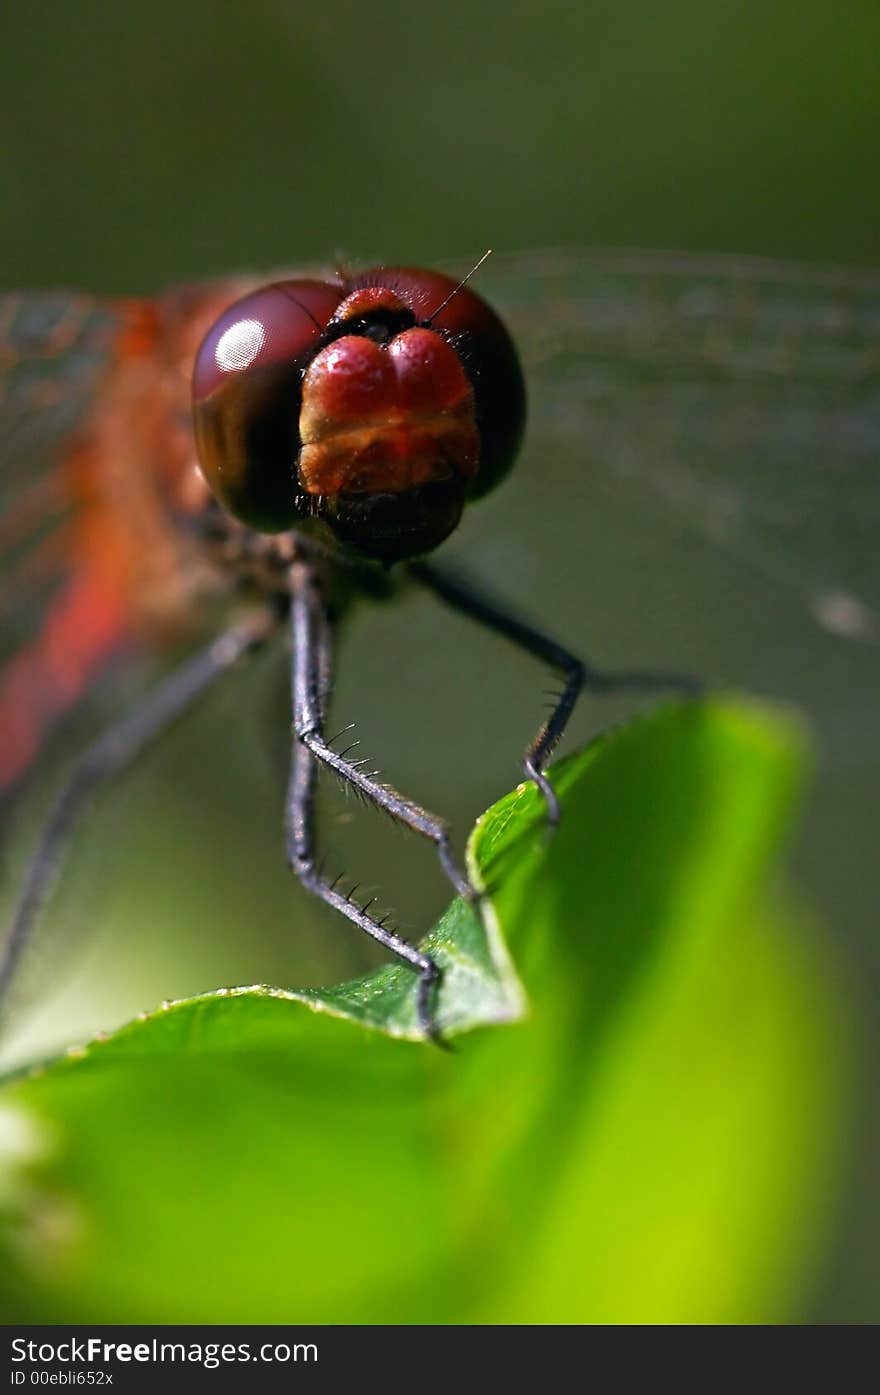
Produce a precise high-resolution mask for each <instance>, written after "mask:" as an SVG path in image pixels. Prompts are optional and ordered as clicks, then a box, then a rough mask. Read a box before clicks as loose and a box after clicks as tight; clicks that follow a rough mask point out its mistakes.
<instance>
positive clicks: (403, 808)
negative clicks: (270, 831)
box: [291, 562, 475, 900]
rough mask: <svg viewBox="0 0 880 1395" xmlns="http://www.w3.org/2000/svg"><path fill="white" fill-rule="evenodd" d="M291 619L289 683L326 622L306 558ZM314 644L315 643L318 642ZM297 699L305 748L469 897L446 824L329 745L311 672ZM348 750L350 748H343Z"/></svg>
mask: <svg viewBox="0 0 880 1395" xmlns="http://www.w3.org/2000/svg"><path fill="white" fill-rule="evenodd" d="M291 592H292V607H291V618H292V623H293V666H294V686H295V685H296V681H297V680H296V676H295V675H296V673H297V672H299V673H303V671H304V670H305V668H306V667H307V665H308V664H309V663H310V662H311V663H312V664H313V666H314V660H313V659H311V658H310V654H309V648H310V647H312V648H314V646H315V644H316V643H318V641H316V639H315V638H314V636H315V635H318V634H319V633H320V627H321V625H325V626H326V624H327V620H326V616H322V612H323V611H324V602H323V600H322V597H321V594H320V589H319V585H318V582H317V579H316V575H315V573H314V571H313V570H312V568H310V567H309V565H308V563H305V562H296V563H294V565H293V567H292V568H291ZM318 647H319V649H320V644H319V645H318ZM300 697H301V703H300V706H299V707H298V708H297V706H296V703H295V704H294V730H295V732H296V735H297V737H298V738H299V740H300V741H302V742H303V744H304V745H305V746H307V747H308V749H309V750H310V751H311V753H312V755H313V756H314V757H315V759H316V760H319V761H321V763H322V764H323V765H326V766H328V767H329V768H330V769H331V770H334V771H335V772H336V774H337V775H339V777H340V778H341V779H342V780H344V781H346V782H347V783H348V784H350V785H352V786H353V787H354V788H355V789H357V790H359V791H360V792H361V794H363V795H364V796H365V797H366V798H367V799H369V800H370V801H371V802H372V803H373V804H376V805H378V807H379V808H380V809H384V810H385V812H386V813H387V814H390V816H391V817H392V818H393V819H395V820H396V821H397V822H398V823H402V824H405V825H406V827H407V828H411V829H413V830H414V831H415V832H416V833H420V834H421V835H422V837H423V838H427V839H428V840H429V841H430V842H432V843H433V844H434V846H435V847H436V849H437V854H438V856H439V858H440V862H441V865H442V867H443V870H444V872H445V873H446V875H447V877H448V878H449V880H450V882H451V883H452V885H453V886H454V887H455V890H456V891H457V892H458V894H459V896H463V897H464V898H465V899H466V900H472V899H473V898H474V895H475V893H474V890H473V887H472V886H471V884H470V882H469V881H468V879H467V877H466V876H465V875H464V874H463V873H462V872H461V871H460V870H459V868H458V867H457V865H456V862H455V858H454V857H453V854H452V847H451V844H450V839H449V829H448V827H447V825H446V824H445V823H444V821H443V820H442V819H441V818H438V817H437V815H436V814H432V813H430V812H429V810H427V809H423V808H422V806H421V805H420V804H416V803H415V801H414V800H412V799H407V798H406V797H405V795H402V794H400V793H399V792H398V791H397V790H395V789H393V788H392V787H391V786H390V785H386V784H382V783H380V782H379V781H378V780H377V779H376V778H375V777H376V775H377V774H378V772H377V771H365V770H362V769H361V766H362V765H363V764H364V762H361V761H349V760H346V758H345V755H346V753H345V752H343V753H342V754H341V755H340V754H338V753H337V752H336V751H334V750H333V749H332V746H331V745H330V744H329V742H328V741H327V740H326V739H325V736H324V720H323V712H322V710H321V702H320V700H319V694H318V680H317V674H316V675H315V676H314V677H313V678H312V680H311V687H310V688H309V689H307V690H305V691H303V692H302V693H301V694H300ZM349 749H351V748H349Z"/></svg>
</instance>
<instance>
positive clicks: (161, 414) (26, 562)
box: [0, 253, 880, 897]
mask: <svg viewBox="0 0 880 1395" xmlns="http://www.w3.org/2000/svg"><path fill="white" fill-rule="evenodd" d="M325 284H326V282H325ZM480 284H481V289H483V290H484V292H485V294H486V297H487V299H488V300H490V301H491V302H492V303H493V304H494V305H496V306H497V307H498V309H499V310H500V311H501V313H502V315H503V317H504V321H505V323H506V324H507V325H508V326H509V328H510V329H511V331H512V336H513V339H514V340H515V341H516V343H517V344H518V346H519V347H520V350H521V352H522V356H523V359H524V362H525V365H526V371H527V376H528V379H529V382H530V397H531V402H532V425H531V439H530V444H529V448H528V451H527V453H526V455H525V457H524V461H523V466H522V468H521V469H520V470H519V471H518V472H517V474H516V476H515V480H513V481H511V483H510V485H509V486H508V487H507V488H506V489H505V490H502V491H499V493H498V495H497V496H493V502H492V505H491V507H490V508H487V509H486V510H485V511H484V510H480V511H479V513H477V514H475V518H474V522H473V523H471V522H470V521H469V520H470V513H469V512H468V513H467V514H466V515H465V525H464V528H463V530H462V532H461V534H458V533H456V534H455V536H454V537H453V539H452V540H451V541H450V544H449V546H450V547H452V548H453V549H456V548H458V549H460V550H461V552H462V555H464V553H465V550H469V551H470V553H471V555H472V556H477V557H479V559H480V565H481V567H482V568H485V570H486V571H487V572H488V573H489V574H490V575H493V576H495V577H500V576H502V575H503V578H504V581H505V584H506V585H507V586H508V587H510V589H511V590H512V591H513V593H514V595H515V597H516V600H517V603H518V605H519V606H520V607H521V608H523V609H528V610H529V611H530V612H531V613H533V614H535V615H537V616H540V615H541V614H542V613H544V614H550V613H552V614H553V616H554V627H555V628H556V629H557V630H558V631H559V632H560V633H561V634H564V635H566V636H568V637H570V638H571V639H572V640H573V641H574V642H577V641H583V642H585V647H588V648H589V649H590V651H591V657H596V658H597V659H600V658H606V657H607V659H608V661H609V662H617V663H623V662H628V661H629V660H630V659H633V658H635V659H644V660H646V661H649V662H654V663H657V664H661V663H665V662H667V661H668V662H669V663H671V664H672V665H675V666H678V665H681V666H684V667H688V668H693V669H694V670H696V671H698V672H700V673H701V674H702V675H703V676H705V677H707V678H708V679H710V680H713V679H721V680H724V681H728V682H737V683H740V684H744V685H747V686H750V687H757V688H758V689H759V690H761V691H765V692H770V693H778V694H781V695H783V696H785V697H789V698H791V699H793V700H794V701H796V702H798V703H799V705H801V706H803V707H805V708H806V709H807V711H808V712H809V713H810V715H811V716H812V718H813V719H814V721H815V722H816V723H817V725H818V727H819V732H820V739H821V744H822V748H823V751H824V752H825V756H826V767H825V769H826V774H825V776H824V777H823V778H824V779H825V781H826V787H827V789H828V790H829V791H830V795H829V799H828V800H827V801H826V803H825V806H824V807H825V808H826V809H830V805H831V804H832V803H833V804H835V806H836V808H837V809H838V810H839V809H840V808H842V807H843V805H844V803H846V807H847V809H848V811H849V815H850V817H849V819H848V820H844V821H843V822H841V821H840V820H839V819H838V820H837V821H836V822H835V816H834V815H833V813H831V814H829V817H828V818H827V819H825V821H824V822H823V821H822V816H821V809H822V807H823V806H822V804H821V800H820V805H819V808H820V819H819V823H818V825H817V831H816V833H815V835H814V847H816V846H819V845H821V847H822V849H823V851H824V852H825V854H826V855H825V856H823V857H822V858H821V859H819V858H816V859H814V860H813V861H814V864H815V866H816V867H820V866H821V867H824V868H825V872H824V873H823V874H822V875H823V876H824V878H825V886H824V887H822V888H820V889H823V890H825V891H826V895H827V894H828V888H829V887H830V888H831V894H832V895H835V896H838V897H841V896H842V897H845V895H846V887H844V886H842V882H843V881H844V880H846V879H845V878H843V877H842V876H838V875H837V874H836V872H835V867H834V862H835V857H834V855H833V854H831V861H830V862H829V857H828V855H827V850H828V849H829V848H830V847H832V846H834V847H837V848H838V849H843V848H851V847H853V846H855V845H856V844H857V843H858V840H859V838H861V839H862V840H863V841H864V838H865V836H866V835H865V831H864V830H865V829H866V828H867V827H870V825H871V819H872V813H871V811H872V810H873V812H874V815H875V814H876V803H872V799H873V798H874V794H873V792H874V791H875V790H876V788H877V785H876V781H875V780H873V779H872V777H871V774H870V771H871V761H872V759H874V760H876V738H875V737H873V736H872V733H873V731H874V718H873V715H872V713H873V703H871V702H870V701H869V699H868V696H867V695H868V693H869V692H870V691H871V690H872V688H871V685H872V682H873V683H874V686H875V687H876V681H875V680H876V675H877V669H876V644H877V637H878V628H877V614H878V604H880V596H878V591H880V585H878V569H877V566H876V536H877V533H876V529H877V524H878V521H880V520H878V491H877V488H876V464H877V457H878V453H880V395H878V389H877V382H878V377H877V374H878V360H877V344H878V342H880V340H878V328H880V283H878V279H877V278H876V277H872V276H871V275H870V274H865V275H859V274H856V273H847V272H836V271H833V270H829V271H826V270H821V269H819V270H813V271H810V270H808V269H799V268H787V267H778V266H772V265H768V264H762V263H749V262H739V261H724V260H721V261H711V260H702V261H701V260H700V259H679V258H671V257H651V256H647V255H636V254H633V255H626V254H621V255H619V256H614V255H608V256H598V257H587V256H583V255H580V254H559V253H553V254H546V255H544V254H533V255H531V256H527V257H523V258H517V259H511V260H510V261H508V262H507V263H504V262H503V261H501V260H499V262H498V263H496V265H495V266H492V265H491V264H490V265H489V266H488V267H487V268H486V270H485V271H484V272H482V273H481V283H480ZM256 289H257V287H256V284H255V282H254V281H253V280H252V279H246V278H242V279H239V280H237V281H233V282H229V283H226V284H224V285H221V286H214V287H196V288H190V289H187V290H182V291H176V292H171V293H168V294H167V295H166V296H164V297H160V298H159V299H158V300H156V301H150V302H143V301H140V302H127V303H124V304H119V303H112V304H104V303H101V302H99V301H95V300H90V299H85V298H77V297H67V298H57V297H55V298H49V299H45V298H44V299H42V300H41V298H40V297H38V296H37V297H30V296H13V297H8V298H7V299H6V300H5V301H4V303H3V307H2V314H3V341H4V343H5V344H6V346H7V347H6V353H5V358H4V360H3V375H4V386H3V412H4V424H5V428H6V430H5V440H4V444H3V451H4V456H5V460H6V464H5V466H4V480H3V486H2V487H3V494H4V499H3V506H4V514H5V518H6V523H5V529H6V531H5V535H4V542H3V554H2V555H3V564H4V576H5V586H4V605H5V607H6V609H5V616H6V618H7V620H8V623H7V624H5V625H4V630H5V634H6V636H7V639H6V646H7V652H6V658H5V667H4V669H3V676H2V679H0V716H2V717H3V724H2V726H0V732H2V736H0V768H2V769H4V770H5V771H6V778H7V779H8V780H14V779H17V778H19V777H20V776H21V774H22V772H23V771H24V770H25V769H26V768H27V767H28V766H29V765H30V764H31V763H32V762H33V760H34V758H35V756H36V755H37V754H38V752H39V750H40V748H41V745H42V744H43V742H44V740H45V737H46V734H47V732H48V731H49V730H50V729H51V727H52V726H53V724H54V723H56V722H57V721H58V720H59V719H60V718H61V717H62V716H63V715H64V714H65V712H66V711H68V710H69V709H70V707H71V705H72V704H73V703H74V702H75V701H76V700H77V699H78V698H79V697H80V696H82V694H83V693H84V692H85V691H86V690H87V689H89V688H90V687H94V685H95V684H97V683H98V682H99V681H100V679H101V675H102V673H103V672H104V671H105V669H106V667H107V665H108V663H109V662H110V661H111V660H114V659H115V661H116V662H118V661H119V658H120V656H121V655H125V654H128V653H131V652H133V651H134V650H135V649H137V648H142V647H143V646H150V647H153V648H158V647H162V646H172V647H178V648H179V647H180V646H181V645H182V644H184V643H186V644H189V645H191V644H192V642H193V640H194V638H198V637H202V636H206V635H207V634H209V633H210V630H209V624H210V621H211V617H213V616H214V615H215V614H216V604H215V602H216V598H217V597H218V596H219V597H220V598H221V600H222V599H223V598H224V597H227V596H228V597H230V598H231V597H232V595H233V594H234V593H235V587H234V586H233V585H231V584H230V582H229V576H228V569H227V568H225V567H224V565H223V564H222V559H221V558H220V556H219V552H214V551H210V550H208V551H207V552H206V550H205V549H204V548H203V547H200V546H199V545H198V539H197V538H195V537H194V535H193V529H192V527H191V521H192V518H193V517H194V516H196V515H197V514H198V512H199V510H200V509H202V508H203V507H204V486H203V483H202V480H201V476H200V475H199V474H198V472H197V466H196V456H195V449H194V445H193V438H192V430H191V425H190V416H189V374H190V370H191V365H192V362H193V358H194V356H195V353H196V350H197V347H198V344H199V342H200V341H201V339H202V338H203V336H204V335H205V334H206V333H207V332H208V331H209V329H210V326H211V325H212V323H214V322H215V320H216V319H217V317H218V315H221V314H222V313H223V312H224V311H225V310H226V308H227V307H228V306H229V305H230V304H231V303H232V302H234V301H236V300H238V299H239V298H240V297H241V296H243V295H248V294H250V293H252V292H254V291H255V290H256ZM392 289H393V288H392ZM333 294H334V295H335V294H337V292H336V291H335V290H334V292H333ZM462 294H464V293H462ZM454 305H455V301H453V302H452V303H451V305H450V307H449V309H450V311H451V310H452V309H453V307H454ZM337 308H338V303H337ZM387 309H388V307H387V306H386V307H385V308H384V312H387ZM313 313H316V312H315V311H313ZM322 313H323V311H322ZM334 313H335V308H334V307H333V306H332V305H331V306H330V307H329V319H332V316H333V314H334ZM427 313H430V307H429V309H428V311H427ZM421 317H422V318H427V314H426V313H425V312H424V311H422V312H421ZM245 318H248V317H247V316H246V317H245ZM249 318H257V317H256V316H250V317H249ZM316 318H317V319H318V321H319V323H320V322H321V315H319V314H316ZM329 319H328V320H327V321H326V323H325V324H324V329H326V325H327V324H329ZM316 337H319V336H316ZM340 337H342V336H340ZM324 347H327V346H324ZM212 390H213V389H212ZM319 395H320V388H319ZM298 411H299V414H300V415H301V412H302V404H301V402H300V404H299V409H298ZM292 415H293V416H294V417H295V418H296V419H297V420H298V419H299V418H298V416H297V412H296V411H294V412H293V414H292ZM320 417H321V414H320V413H315V417H314V419H315V420H318V421H320ZM320 432H321V426H320V425H319V426H318V428H317V435H318V436H320ZM331 434H332V433H331ZM311 443H312V442H310V444H311ZM324 464H326V461H325V462H324ZM499 473H500V472H499ZM319 476H320V470H319ZM315 497H323V496H322V495H316V496H315ZM123 501H128V503H127V506H126V507H125V508H123V507H122V504H123ZM132 501H133V504H132ZM337 517H338V515H337ZM469 544H470V546H469ZM206 607H207V608H206ZM872 674H873V678H872ZM342 717H343V714H340V721H341V720H342ZM498 721H499V723H500V724H502V725H503V722H504V714H503V713H502V714H499V718H498ZM510 739H512V740H514V741H515V740H516V737H515V734H514V735H513V736H512V737H511V735H510V733H508V732H506V730H505V731H502V732H499V745H502V744H503V742H504V741H505V740H510ZM844 790H846V791H848V794H847V795H846V796H842V795H841V791H844ZM847 801H848V802H847ZM841 855H842V856H843V854H841ZM838 863H839V866H841V867H842V866H843V865H844V863H843V862H839V860H838ZM811 870H812V868H810V869H808V871H811Z"/></svg>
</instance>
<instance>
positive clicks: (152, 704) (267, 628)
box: [0, 611, 278, 1004]
mask: <svg viewBox="0 0 880 1395" xmlns="http://www.w3.org/2000/svg"><path fill="white" fill-rule="evenodd" d="M277 625H278V618H277V616H276V615H275V613H274V612H273V611H261V612H259V613H257V614H255V615H254V616H252V617H250V618H249V619H248V620H247V621H245V622H243V623H242V624H240V625H237V626H235V627H234V628H232V629H230V630H228V631H226V633H225V634H222V635H219V636H218V637H217V638H216V639H214V640H213V641H212V642H211V643H210V644H209V645H207V646H206V647H205V648H204V649H201V650H199V652H198V653H196V654H194V655H192V656H191V657H190V658H189V659H187V660H186V661H185V662H184V663H183V664H181V666H180V668H178V669H177V670H176V671H175V672H174V673H172V674H171V676H170V677H169V678H166V679H165V681H164V682H163V683H161V684H160V685H159V686H158V687H157V688H156V689H155V690H154V691H153V692H152V693H150V694H149V695H148V697H147V698H146V699H145V700H144V701H143V702H142V703H141V705H140V706H139V707H138V708H136V710H135V711H133V712H131V713H130V714H129V716H128V717H126V718H124V719H123V720H122V721H121V722H118V723H116V724H115V725H114V726H112V727H109V728H108V729H107V730H106V731H104V732H102V733H101V735H100V736H99V737H98V738H97V740H95V741H94V742H93V743H92V745H91V746H89V747H88V748H87V750H86V751H85V752H84V753H83V755H81V756H80V758H79V759H78V760H77V762H76V764H75V765H74V766H73V769H72V770H71V772H70V774H69V775H68V777H67V779H66V781H65V783H64V784H63V785H62V787H61V790H60V792H59V793H58V795H57V796H56V799H55V803H54V804H53V806H52V809H51V811H50V813H49V816H48V818H47V820H46V823H45V825H44V827H43V832H42V835H41V837H40V841H39V843H38V844H37V847H36V850H35V852H34V854H33V856H32V858H31V861H30V865H29V867H28V870H27V874H26V876H25V880H24V885H23V887H22V891H21V895H20V896H19V899H18V902H17V904H16V907H15V911H14V912H13V916H12V922H11V925H10V928H9V931H8V934H7V936H6V941H5V943H4V945H3V948H2V951H0V1004H2V1003H3V1001H4V1000H5V998H6V995H7V994H8V991H9V989H10V987H11V984H12V981H13V978H14V975H15V971H16V968H17V967H18V964H19V961H20V959H21V955H22V952H23V950H24V948H25V946H26V944H27V940H28V938H29V935H30V932H31V930H32V929H33V927H34V924H35V922H36V919H37V917H38V915H39V913H40V910H41V908H42V906H43V904H44V902H45V900H46V898H47V897H48V895H49V892H50V890H51V887H52V883H53V881H54V880H55V875H56V873H57V871H58V868H59V865H60V862H61V859H62V857H63V855H64V852H65V849H66V847H67V845H68V843H69V841H70V839H71V837H72V835H73V833H74V831H75V829H76V827H77V825H78V823H79V821H80V819H81V817H82V815H83V814H84V812H85V811H86V808H87V805H88V802H89V799H90V797H91V795H92V794H93V793H94V791H95V789H96V787H97V786H99V785H100V784H102V783H103V781H105V780H107V779H109V778H110V777H111V776H113V775H115V774H117V773H118V772H119V771H121V770H123V769H124V768H125V767H126V766H128V765H131V764H132V762H133V761H134V760H135V759H136V758H137V757H138V756H139V755H140V754H141V752H142V751H143V750H145V748H146V747H147V746H149V745H150V744H151V743H152V742H153V741H155V740H157V739H158V738H159V737H160V736H161V735H162V734H163V733H164V732H165V731H167V730H168V728H169V727H170V726H171V725H172V724H173V723H174V722H175V721H176V720H177V719H178V717H180V716H182V714H183V713H184V712H185V711H186V710H187V709H188V708H189V707H190V706H192V704H193V703H194V702H195V701H196V700H197V699H198V698H199V697H200V696H201V695H202V693H204V692H205V691H206V689H208V688H210V687H211V685H212V684H213V683H214V682H215V681H216V680H217V679H218V678H220V677H221V676H222V675H223V674H224V673H226V672H227V671H228V670H229V669H230V668H231V667H232V666H233V664H235V663H236V662H237V661H238V660H239V659H240V658H241V657H242V656H243V655H244V654H246V653H248V652H250V651H252V650H255V649H258V648H259V647H260V646H261V645H262V644H264V643H265V642H266V640H267V639H268V638H269V636H270V635H271V634H272V633H273V631H274V630H275V629H276V628H277Z"/></svg>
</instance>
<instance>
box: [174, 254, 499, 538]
mask: <svg viewBox="0 0 880 1395" xmlns="http://www.w3.org/2000/svg"><path fill="white" fill-rule="evenodd" d="M193 405H194V418H195V434H196V441H197V444H198V448H199V454H200V457H201V461H202V466H203V469H204V472H205V476H206V478H207V480H208V482H209V483H210V485H211V487H212V489H213V490H214V492H215V494H216V495H217V496H218V498H219V499H220V500H221V501H222V502H223V504H224V505H225V506H226V507H227V508H228V509H229V510H230V512H231V513H232V514H234V515H235V516H236V517H237V518H238V519H240V520H241V521H242V522H243V523H245V524H247V525H248V526H250V527H252V528H255V529H257V530H259V531H263V532H281V531H285V530H288V529H290V528H293V527H296V526H302V525H303V524H306V525H308V524H310V523H312V522H318V523H320V524H323V525H324V526H325V530H326V531H328V532H329V533H330V534H331V535H332V536H333V537H334V538H336V539H337V540H338V541H340V542H341V543H343V544H344V545H347V546H349V547H350V548H352V549H353V550H355V551H356V552H358V553H360V554H361V555H363V556H366V557H371V558H375V559H376V560H378V561H381V562H384V563H391V562H396V561H399V560H400V559H401V558H403V557H411V556H417V555H420V554H423V553H425V552H428V551H431V550H432V549H433V548H434V547H436V546H437V545H438V544H439V543H441V542H442V541H443V540H444V538H446V537H447V536H448V535H449V533H451V532H452V530H453V529H454V528H455V527H456V525H457V523H458V521H459V518H460V516H461V511H462V508H463V506H464V504H465V501H466V500H467V499H470V498H477V497H480V496H481V495H484V494H486V493H487V492H488V491H489V490H490V489H492V488H493V487H494V486H495V484H497V483H498V481H499V480H500V479H501V478H502V477H503V476H504V475H505V474H506V473H507V471H508V470H509V469H510V467H511V465H512V464H513V459H514V456H515V454H516V451H517V448H518V446H519V443H520V440H521V437H522V429H523V421H524V416H525V391H524V385H523V378H522V372H521V370H520V366H519V361H518V359H517V355H516V350H515V349H514V347H513V343H512V341H511V339H510V336H509V335H508V333H507V331H506V330H505V328H504V326H503V325H502V323H501V321H500V320H499V319H498V317H497V316H496V315H495V314H494V313H493V311H492V310H491V309H490V308H489V306H488V305H486V304H485V302H484V301H482V300H481V299H480V298H479V297H478V296H476V295H475V294H474V293H473V292H472V291H471V290H469V289H468V288H466V287H463V286H458V285H457V283H456V282H455V281H453V280H451V279H449V278H448V277H444V276H440V275H439V274H438V273H436V272H427V271H416V270H413V269H408V268H401V267H392V268H378V269H377V270H375V271H367V272H363V273H361V274H359V275H357V276H352V277H347V278H343V279H339V280H336V281H333V282H330V281H324V282H319V281H313V280H294V281H284V282H277V283H275V284H273V285H270V286H266V287H263V288H262V289H260V290H258V291H256V292H253V293H252V294H250V295H248V296H246V297H244V299H242V300H240V301H238V302H237V303H236V304H234V305H233V306H231V307H230V308H229V309H228V310H225V311H224V312H223V314H222V315H221V316H220V317H219V319H218V320H217V322H216V323H215V324H214V325H213V326H212V328H211V329H210V330H209V332H208V334H207V336H206V338H205V340H204V341H203V343H202V345H201V346H200V348H199V351H198V354H197V356H196V362H195V368H194V374H193Z"/></svg>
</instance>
